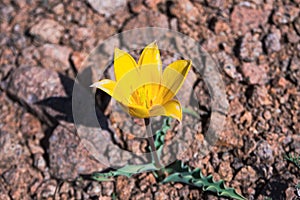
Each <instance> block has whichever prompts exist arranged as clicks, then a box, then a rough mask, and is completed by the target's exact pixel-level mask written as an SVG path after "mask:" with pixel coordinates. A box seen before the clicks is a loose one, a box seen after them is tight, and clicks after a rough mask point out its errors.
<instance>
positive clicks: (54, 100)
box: [7, 67, 73, 124]
mask: <svg viewBox="0 0 300 200" xmlns="http://www.w3.org/2000/svg"><path fill="white" fill-rule="evenodd" d="M72 87H73V81H72V80H71V79H69V78H67V77H65V76H63V75H60V74H58V73H56V72H53V71H50V70H48V69H43V68H40V67H22V68H18V69H17V70H15V71H14V72H13V73H12V75H11V76H10V79H9V81H8V86H7V90H8V92H9V94H10V95H12V96H14V98H16V99H18V101H20V102H21V103H22V104H24V105H26V106H27V107H28V108H30V110H32V111H33V112H34V113H36V114H37V115H38V116H39V118H41V119H43V120H45V121H46V122H48V123H50V124H52V122H51V120H50V121H49V117H47V116H49V115H50V116H51V117H53V118H55V117H56V116H57V117H58V116H59V119H60V120H67V121H70V120H72V116H71V113H72V112H71V97H70V95H71V93H72V92H71V90H72Z"/></svg>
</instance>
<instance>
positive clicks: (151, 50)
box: [138, 42, 162, 77]
mask: <svg viewBox="0 0 300 200" xmlns="http://www.w3.org/2000/svg"><path fill="white" fill-rule="evenodd" d="M138 66H139V67H141V68H142V67H143V66H151V67H153V71H154V73H155V75H156V76H158V77H161V74H162V63H161V59H160V53H159V49H158V46H157V44H156V42H153V43H151V44H149V45H148V46H146V47H145V49H144V50H143V52H142V54H141V57H140V59H139V61H138Z"/></svg>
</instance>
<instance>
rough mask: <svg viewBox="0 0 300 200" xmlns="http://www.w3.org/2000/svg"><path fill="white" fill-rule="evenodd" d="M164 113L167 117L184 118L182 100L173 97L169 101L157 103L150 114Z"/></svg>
mask: <svg viewBox="0 0 300 200" xmlns="http://www.w3.org/2000/svg"><path fill="white" fill-rule="evenodd" d="M160 115H164V116H167V117H173V118H175V119H177V120H178V121H181V119H182V109H181V105H180V102H179V101H177V100H175V99H172V100H170V101H168V102H166V103H165V104H163V105H155V106H153V107H152V108H151V110H150V116H152V117H154V116H160Z"/></svg>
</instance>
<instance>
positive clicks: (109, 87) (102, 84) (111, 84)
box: [90, 79, 117, 96]
mask: <svg viewBox="0 0 300 200" xmlns="http://www.w3.org/2000/svg"><path fill="white" fill-rule="evenodd" d="M116 85H117V83H116V82H115V81H112V80H110V79H103V80H101V81H98V82H95V83H93V84H92V85H91V86H90V87H96V88H98V89H100V90H102V91H104V92H106V93H107V94H109V95H110V96H113V93H114V89H115V87H116Z"/></svg>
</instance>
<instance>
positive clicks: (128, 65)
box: [114, 48, 137, 81]
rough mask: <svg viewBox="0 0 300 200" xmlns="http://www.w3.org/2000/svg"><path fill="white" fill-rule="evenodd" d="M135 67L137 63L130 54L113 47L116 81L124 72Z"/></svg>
mask: <svg viewBox="0 0 300 200" xmlns="http://www.w3.org/2000/svg"><path fill="white" fill-rule="evenodd" d="M136 67H137V64H136V62H135V60H134V59H133V58H132V56H131V55H129V54H128V53H127V52H125V51H123V50H121V49H118V48H115V55H114V69H115V77H116V81H118V80H120V79H121V78H122V76H123V75H124V74H126V73H127V72H128V71H130V70H132V69H135V68H136Z"/></svg>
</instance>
